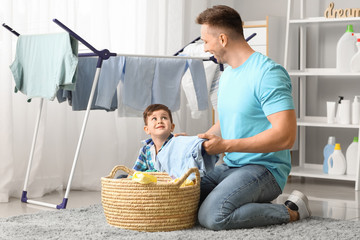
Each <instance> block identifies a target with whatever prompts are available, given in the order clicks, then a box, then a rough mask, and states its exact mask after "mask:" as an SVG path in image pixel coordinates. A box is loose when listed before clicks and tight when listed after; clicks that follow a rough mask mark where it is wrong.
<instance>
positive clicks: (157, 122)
mask: <svg viewBox="0 0 360 240" xmlns="http://www.w3.org/2000/svg"><path fill="white" fill-rule="evenodd" d="M143 118H144V123H145V126H144V131H145V132H146V133H147V134H149V135H150V137H151V138H149V139H147V140H145V141H144V144H145V146H144V147H142V148H141V149H140V153H139V157H138V159H137V160H136V162H135V165H134V167H133V169H134V170H135V171H146V170H150V171H151V170H155V168H154V165H155V158H156V155H157V154H158V152H159V151H161V149H162V147H163V146H165V144H166V143H167V142H168V141H169V140H170V139H171V138H172V137H173V135H172V134H171V132H172V131H174V128H175V124H174V123H173V120H172V115H171V111H170V109H169V108H168V107H167V106H165V105H162V104H152V105H150V106H148V107H147V108H146V109H145V111H144V113H143Z"/></svg>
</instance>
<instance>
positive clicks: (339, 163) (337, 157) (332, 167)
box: [328, 143, 346, 175]
mask: <svg viewBox="0 0 360 240" xmlns="http://www.w3.org/2000/svg"><path fill="white" fill-rule="evenodd" d="M328 172H329V174H330V175H343V174H345V172H346V160H345V156H344V154H343V153H342V152H341V146H340V143H336V144H335V148H334V152H333V153H332V154H331V155H330V156H329V158H328Z"/></svg>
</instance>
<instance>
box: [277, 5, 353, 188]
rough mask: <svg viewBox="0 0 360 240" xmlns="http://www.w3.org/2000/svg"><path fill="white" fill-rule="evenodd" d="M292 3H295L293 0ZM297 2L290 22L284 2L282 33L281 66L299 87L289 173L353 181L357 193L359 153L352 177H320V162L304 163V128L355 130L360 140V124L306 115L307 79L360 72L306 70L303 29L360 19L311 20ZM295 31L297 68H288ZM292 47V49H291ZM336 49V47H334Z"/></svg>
mask: <svg viewBox="0 0 360 240" xmlns="http://www.w3.org/2000/svg"><path fill="white" fill-rule="evenodd" d="M294 1H295V0H294ZM299 1H300V8H299V11H300V12H299V13H300V18H299V19H292V18H291V10H292V3H293V0H288V9H287V19H286V33H285V57H284V66H285V68H286V69H287V71H288V73H289V75H290V76H291V77H292V78H297V79H298V87H299V99H298V100H299V116H298V119H297V125H298V126H299V132H298V135H299V139H298V141H299V143H298V144H299V165H298V166H293V167H292V170H291V172H290V175H292V176H300V177H312V178H322V179H333V180H342V181H353V182H355V190H356V191H358V190H359V187H360V186H359V181H360V164H359V160H360V151H358V156H357V159H358V167H357V171H356V172H357V173H356V175H340V176H336V175H329V174H324V173H323V171H322V159H321V161H320V159H319V162H321V164H309V163H306V159H305V151H306V148H305V147H306V143H305V138H306V136H305V134H306V133H305V129H306V128H307V127H324V128H349V129H357V130H358V135H359V139H360V131H359V129H360V125H352V124H348V125H342V124H336V123H335V124H329V123H327V121H326V117H315V116H306V81H307V78H308V77H321V76H327V77H332V76H334V77H342V78H346V77H348V78H350V77H352V78H354V77H358V78H359V79H360V73H351V72H348V73H341V72H338V71H337V70H336V69H334V68H306V27H307V26H308V25H310V24H318V25H319V26H320V27H321V25H322V24H342V25H344V27H345V26H346V24H350V23H356V22H357V23H360V17H357V18H331V19H330V18H325V17H314V18H305V17H304V16H305V14H304V7H305V6H304V0H299ZM294 27H296V28H299V34H300V38H299V42H298V43H297V44H296V45H297V47H299V68H298V69H288V67H287V64H288V57H289V47H290V46H289V42H290V41H289V33H290V29H291V28H294ZM291 47H296V46H291ZM335 47H336V46H335Z"/></svg>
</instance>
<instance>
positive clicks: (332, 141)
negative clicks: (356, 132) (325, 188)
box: [323, 136, 336, 173]
mask: <svg viewBox="0 0 360 240" xmlns="http://www.w3.org/2000/svg"><path fill="white" fill-rule="evenodd" d="M335 142H336V140H335V137H334V136H330V137H329V139H328V143H327V144H326V145H325V147H324V151H323V153H324V163H323V172H324V173H328V158H329V157H330V155H331V154H332V153H333V152H334V148H335Z"/></svg>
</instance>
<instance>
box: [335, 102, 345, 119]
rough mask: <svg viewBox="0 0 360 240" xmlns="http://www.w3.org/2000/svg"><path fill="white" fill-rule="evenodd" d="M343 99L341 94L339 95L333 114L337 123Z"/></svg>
mask: <svg viewBox="0 0 360 240" xmlns="http://www.w3.org/2000/svg"><path fill="white" fill-rule="evenodd" d="M343 99H344V97H343V96H339V100H338V106H337V110H336V116H335V121H336V122H337V123H340V112H341V101H342V100H343Z"/></svg>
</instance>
